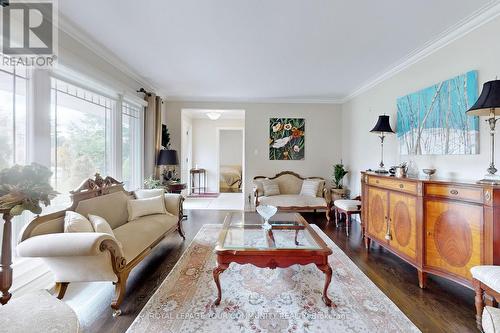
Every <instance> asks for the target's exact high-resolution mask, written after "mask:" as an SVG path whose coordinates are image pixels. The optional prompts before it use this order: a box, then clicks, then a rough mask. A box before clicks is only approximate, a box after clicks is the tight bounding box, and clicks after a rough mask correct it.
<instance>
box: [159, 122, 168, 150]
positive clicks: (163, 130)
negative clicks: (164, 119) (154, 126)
mask: <svg viewBox="0 0 500 333" xmlns="http://www.w3.org/2000/svg"><path fill="white" fill-rule="evenodd" d="M161 145H162V146H163V147H164V148H165V149H170V133H169V132H168V128H167V126H165V125H163V126H162V128H161Z"/></svg>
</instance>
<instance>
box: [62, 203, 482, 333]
mask: <svg viewBox="0 0 500 333" xmlns="http://www.w3.org/2000/svg"><path fill="white" fill-rule="evenodd" d="M187 215H188V216H189V218H188V220H186V221H184V224H183V226H184V231H185V233H186V241H184V242H182V240H181V239H180V237H178V235H177V234H172V235H170V236H168V237H167V238H166V239H165V240H163V241H162V242H161V243H160V244H159V245H158V247H157V248H156V249H155V250H154V252H153V253H152V254H151V255H150V256H149V257H148V258H146V259H145V260H144V261H143V262H142V263H141V264H140V265H139V266H137V267H136V268H135V269H134V270H133V271H132V273H131V275H130V278H129V280H128V284H127V295H126V297H125V300H124V302H123V305H122V310H123V314H122V315H121V316H120V317H118V318H112V317H111V310H110V308H109V302H107V303H106V304H104V306H105V307H106V308H103V309H102V311H99V312H98V313H99V315H98V317H97V318H95V313H96V311H93V313H94V315H93V316H92V322H90V323H89V324H88V325H84V326H86V327H84V331H85V332H125V331H126V330H127V328H128V327H129V326H130V324H131V323H132V322H133V320H134V318H135V317H136V316H137V315H138V314H139V312H140V311H141V309H142V308H143V307H144V305H145V304H146V302H147V301H148V299H149V298H150V297H151V296H152V295H153V293H154V292H155V291H156V289H157V288H158V287H159V285H160V284H161V282H162V281H163V280H164V279H165V277H166V276H167V275H168V273H169V272H170V270H171V269H172V267H173V266H174V265H175V263H176V262H177V260H178V259H179V258H180V257H181V255H182V253H183V252H184V250H185V249H186V248H187V247H188V245H189V244H190V242H191V240H192V239H193V238H194V236H195V235H196V233H197V232H198V230H199V229H200V227H201V226H202V225H203V224H207V223H221V222H222V220H223V218H224V216H225V215H226V212H223V211H213V210H212V211H207V210H205V211H201V210H197V211H187ZM303 215H304V217H305V218H306V220H307V221H308V222H309V223H314V224H316V225H318V226H319V227H320V228H321V229H322V230H323V231H325V233H326V234H327V235H328V236H329V237H330V238H331V239H332V240H333V241H334V242H335V243H336V244H337V245H338V246H339V247H340V248H341V249H342V250H343V251H344V252H345V253H346V254H347V255H348V256H349V257H350V258H351V260H352V261H353V262H354V263H355V264H356V265H357V266H358V267H359V268H360V269H361V270H362V271H363V272H364V273H365V274H366V275H367V276H368V277H369V278H370V279H371V280H372V281H373V282H374V283H375V284H376V285H377V286H378V287H379V288H380V289H381V290H382V291H383V292H384V293H385V294H386V295H387V296H388V297H389V298H390V299H391V300H392V301H393V302H394V303H395V304H396V305H397V306H398V307H399V308H400V309H401V310H402V311H403V312H404V313H405V314H406V315H407V316H408V318H409V319H410V320H411V321H412V322H413V323H414V324H415V325H416V326H418V328H419V329H420V330H421V331H423V332H475V331H476V328H475V319H474V316H475V312H474V311H475V310H474V293H473V292H472V290H468V289H466V288H463V287H461V286H459V285H456V284H454V283H452V282H449V281H447V280H444V279H441V278H438V277H435V276H432V275H430V276H429V279H428V284H427V286H428V287H427V289H425V290H422V289H420V288H419V287H418V279H417V272H416V270H415V269H414V268H413V267H411V266H410V265H408V264H406V263H405V262H403V261H402V260H400V259H399V258H397V257H396V256H394V255H392V254H391V253H389V252H387V251H385V250H384V249H383V248H381V247H379V246H377V245H376V243H375V244H374V243H373V242H372V247H371V251H370V253H369V254H368V253H367V252H366V251H365V249H364V246H363V242H362V239H361V232H360V227H359V224H358V223H355V222H354V223H352V228H351V232H350V236H349V238H347V237H346V234H345V229H344V224H341V225H339V228H338V229H336V228H335V223H330V224H329V225H326V219H325V217H324V214H323V213H318V214H313V213H306V214H303ZM334 287H335V286H334V285H333V284H332V285H331V288H334ZM70 288H71V285H70ZM109 298H110V296H109Z"/></svg>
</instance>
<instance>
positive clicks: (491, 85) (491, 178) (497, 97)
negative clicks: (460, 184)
mask: <svg viewBox="0 0 500 333" xmlns="http://www.w3.org/2000/svg"><path fill="white" fill-rule="evenodd" d="M466 113H467V115H468V116H488V119H487V120H486V121H487V122H488V124H489V125H490V139H491V143H490V166H489V167H488V169H486V170H487V171H488V173H487V174H486V175H485V176H484V178H483V179H481V180H479V181H478V183H480V184H492V185H499V184H500V176H499V175H497V174H496V172H497V168H495V125H496V123H497V120H498V119H499V118H496V116H497V115H499V114H500V80H494V81H488V82H486V83H485V84H484V85H483V91H481V95H480V96H479V98H478V100H477V102H476V103H475V104H474V105H473V106H472V107H471V108H470V109H469V110H467V112H466Z"/></svg>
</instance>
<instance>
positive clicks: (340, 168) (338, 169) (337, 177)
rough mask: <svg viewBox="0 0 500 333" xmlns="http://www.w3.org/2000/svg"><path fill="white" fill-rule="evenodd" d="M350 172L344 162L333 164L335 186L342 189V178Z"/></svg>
mask: <svg viewBox="0 0 500 333" xmlns="http://www.w3.org/2000/svg"><path fill="white" fill-rule="evenodd" d="M348 173H349V171H347V170H346V169H345V168H344V164H342V162H340V163H339V164H335V165H334V166H333V185H334V187H335V188H337V189H342V187H343V184H342V180H343V179H344V177H345V175H347V174H348Z"/></svg>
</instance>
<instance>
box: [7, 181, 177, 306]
mask: <svg viewBox="0 0 500 333" xmlns="http://www.w3.org/2000/svg"><path fill="white" fill-rule="evenodd" d="M156 193H158V192H156ZM160 193H162V191H160ZM136 194H137V193H135V194H134V193H131V192H127V191H125V190H124V188H123V184H122V183H120V182H118V181H116V180H115V179H113V178H111V177H106V178H105V179H103V178H102V177H100V176H99V175H96V177H95V179H88V180H86V181H85V182H84V183H83V184H82V185H81V186H80V187H79V188H78V189H77V190H76V191H73V192H71V198H72V205H71V207H70V208H68V209H66V210H62V211H58V212H55V213H52V214H49V215H45V216H39V217H37V218H35V219H34V220H33V221H32V222H31V223H29V224H28V225H26V227H25V228H24V229H23V231H22V233H21V236H20V242H19V244H18V246H17V252H18V255H19V256H20V257H37V258H42V259H43V261H44V262H45V263H46V264H47V265H48V266H49V268H50V269H51V271H52V272H53V273H54V276H55V282H56V294H57V297H58V298H59V299H62V298H63V297H64V294H65V292H66V288H67V287H68V284H69V283H70V282H93V281H110V282H113V283H114V284H115V296H114V299H113V300H112V303H111V308H112V309H113V316H117V315H120V314H121V311H120V304H121V303H122V301H123V297H124V295H125V287H126V283H127V278H128V276H129V273H130V271H131V270H132V269H133V268H134V267H135V266H136V265H137V264H139V263H140V262H141V261H142V260H143V259H144V258H145V257H146V256H147V255H148V254H149V253H150V252H151V251H152V249H153V248H154V247H155V246H156V245H157V244H158V243H159V242H160V241H161V240H162V239H163V238H164V237H165V236H166V235H167V234H169V233H170V232H174V231H177V232H178V233H179V235H180V236H181V237H182V238H183V239H184V234H183V232H182V228H181V221H182V202H183V198H182V196H181V195H179V194H164V200H165V207H164V208H166V211H167V212H166V213H165V214H155V215H147V216H142V217H139V218H137V219H134V220H132V221H129V215H128V209H127V207H128V206H127V205H128V200H129V199H135V197H136ZM156 195H157V196H156V198H158V194H156ZM160 195H161V194H160ZM144 197H147V196H146V195H144ZM160 202H161V200H160ZM68 210H69V211H73V212H76V213H79V214H81V215H82V216H89V214H92V215H98V216H100V217H102V218H104V219H105V220H106V221H107V222H108V224H109V226H110V227H111V229H112V231H113V233H114V237H113V236H112V235H110V234H107V233H101V232H64V224H65V222H64V220H65V216H66V211H68Z"/></svg>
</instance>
